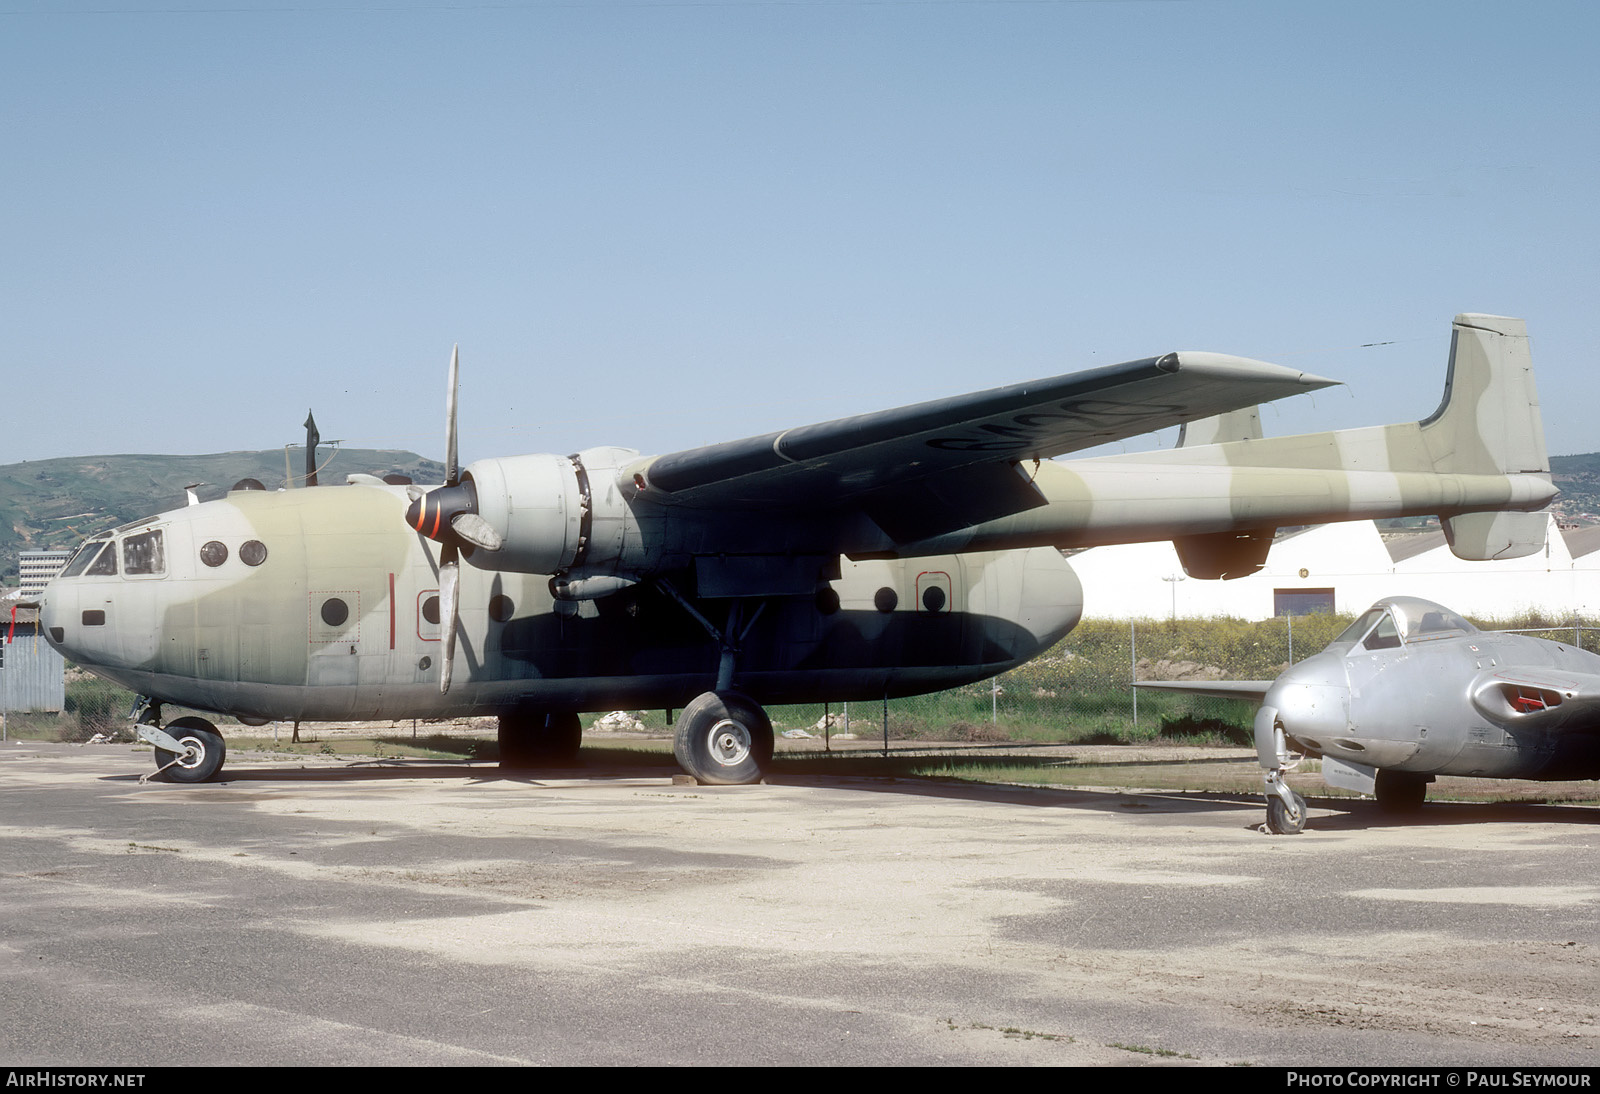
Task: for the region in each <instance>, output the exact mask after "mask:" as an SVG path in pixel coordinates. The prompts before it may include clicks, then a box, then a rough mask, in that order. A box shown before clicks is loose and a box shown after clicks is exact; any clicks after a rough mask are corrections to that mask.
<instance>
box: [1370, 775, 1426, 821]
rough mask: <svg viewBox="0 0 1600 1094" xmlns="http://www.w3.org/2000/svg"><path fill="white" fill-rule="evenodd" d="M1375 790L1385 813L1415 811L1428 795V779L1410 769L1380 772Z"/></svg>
mask: <svg viewBox="0 0 1600 1094" xmlns="http://www.w3.org/2000/svg"><path fill="white" fill-rule="evenodd" d="M1374 783H1375V785H1374V786H1373V791H1374V793H1375V794H1376V795H1377V798H1378V808H1379V809H1380V810H1382V811H1383V812H1385V813H1415V812H1416V811H1417V810H1418V809H1421V808H1422V803H1423V801H1424V799H1426V798H1427V796H1428V779H1427V776H1425V775H1414V774H1412V773H1411V772H1409V771H1382V770H1380V771H1379V772H1378V776H1377V778H1376V779H1375V780H1374Z"/></svg>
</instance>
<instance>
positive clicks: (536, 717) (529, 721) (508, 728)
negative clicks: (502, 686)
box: [498, 710, 583, 770]
mask: <svg viewBox="0 0 1600 1094" xmlns="http://www.w3.org/2000/svg"><path fill="white" fill-rule="evenodd" d="M498 739H499V743H500V767H501V769H502V770H520V769H526V768H530V767H571V766H572V765H573V764H575V763H577V762H578V750H579V748H580V747H581V746H582V745H583V725H582V723H580V722H579V721H578V716H577V715H576V714H573V713H570V712H562V713H556V712H552V711H545V710H518V711H513V712H511V713H510V714H502V715H500V731H499V734H498Z"/></svg>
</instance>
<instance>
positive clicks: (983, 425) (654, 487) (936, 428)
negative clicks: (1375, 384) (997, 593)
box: [624, 352, 1335, 539]
mask: <svg viewBox="0 0 1600 1094" xmlns="http://www.w3.org/2000/svg"><path fill="white" fill-rule="evenodd" d="M1334 382H1335V381H1332V380H1325V379H1323V378H1322V377H1320V376H1313V375H1311V374H1310V373H1305V372H1300V371H1298V370H1296V369H1290V368H1284V367H1283V366H1281V365H1272V364H1267V363H1266V362H1263V361H1251V360H1247V359H1246V358H1243V357H1229V356H1226V355H1223V354H1217V353H1187V352H1185V353H1169V354H1166V355H1165V356H1162V357H1147V358H1145V359H1143V360H1140V361H1129V362H1127V363H1125V364H1120V365H1111V366H1108V367H1106V368H1100V369H1093V370H1091V371H1088V372H1079V373H1072V374H1070V375H1066V376H1057V377H1054V378H1053V379H1048V380H1036V381H1032V382H1029V383H1022V384H1012V385H1011V386H1009V387H1000V388H994V389H992V390H989V391H980V392H975V393H973V394H970V395H957V396H953V397H951V398H947V399H936V400H934V401H932V402H926V403H917V404H915V405H913V406H905V407H900V408H899V409H896V410H884V411H879V412H877V413H873V414H862V415H857V416H856V417H852V418H839V419H837V420H835V421H831V422H822V423H820V424H818V425H808V426H801V427H800V428H797V429H790V430H785V431H783V432H780V433H768V434H766V435H764V436H760V437H749V438H746V439H745V440H742V441H729V442H727V443H724V444H714V445H710V446H707V447H705V448H695V449H690V450H688V451H685V452H674V453H671V454H669V455H665V456H657V457H654V458H651V459H645V460H640V461H638V462H636V463H634V464H632V465H630V466H629V467H627V468H626V469H625V471H624V475H625V476H626V477H627V478H629V479H632V480H633V481H634V482H635V483H636V484H641V485H643V486H644V487H645V489H646V491H647V492H648V493H649V495H650V496H651V497H652V498H653V499H655V500H656V501H659V502H665V503H669V504H684V505H695V506H705V507H722V506H740V507H761V506H778V505H781V506H784V507H794V506H805V505H808V504H814V505H833V504H837V503H839V502H840V501H845V500H850V499H860V500H861V503H862V504H863V506H864V508H866V509H867V510H868V511H869V512H871V513H872V514H873V516H874V518H875V519H878V520H879V523H880V524H883V525H884V526H885V529H886V530H887V531H889V532H890V533H891V534H893V535H895V536H896V538H901V539H903V538H906V537H914V536H916V535H919V534H922V535H926V534H931V533H930V529H931V530H932V531H937V530H939V529H940V528H946V527H960V526H963V525H965V524H970V523H976V522H977V521H981V520H991V519H994V518H996V517H1000V516H1005V515H1008V514H1010V513H1016V512H1021V511H1023V510H1025V509H1029V508H1033V507H1034V506H1037V505H1040V504H1043V500H1044V499H1043V497H1042V496H1041V495H1040V494H1039V492H1038V491H1037V490H1035V489H1034V488H1033V486H1032V483H1031V481H1030V477H1029V474H1028V469H1027V466H1026V465H1027V464H1029V463H1032V462H1033V461H1035V460H1040V459H1045V458H1047V457H1050V456H1058V455H1061V454H1062V453H1066V452H1073V451H1077V450H1079V449H1083V448H1089V447H1092V446H1094V445H1098V444H1103V443H1105V442H1107V441H1116V440H1121V439H1123V438H1127V437H1134V436H1138V435H1139V434H1141V433H1148V432H1150V431H1151V430H1155V429H1162V428H1165V427H1166V426H1170V425H1176V424H1178V423H1180V422H1186V421H1191V420H1193V419H1196V418H1207V417H1210V416H1212V415H1217V414H1224V413H1227V412H1228V411H1231V410H1235V409H1238V408H1240V407H1244V406H1249V405H1251V404H1253V403H1258V402H1264V401H1268V400H1272V399H1281V398H1284V397H1285V396H1289V395H1297V394H1300V393H1302V392H1306V391H1314V390H1316V389H1318V388H1322V387H1327V386H1329V385H1331V384H1333V383H1334ZM873 495H876V496H877V498H876V501H877V502H879V503H880V504H874V498H873ZM933 509H938V510H939V511H940V513H939V518H938V520H937V522H936V524H935V525H927V526H919V525H921V524H923V523H924V522H923V521H922V519H921V515H922V514H927V513H929V512H930V510H933Z"/></svg>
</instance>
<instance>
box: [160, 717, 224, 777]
mask: <svg viewBox="0 0 1600 1094" xmlns="http://www.w3.org/2000/svg"><path fill="white" fill-rule="evenodd" d="M166 730H167V732H168V733H169V734H171V735H172V736H173V737H175V738H176V739H177V741H178V743H179V744H181V745H182V746H183V749H184V750H183V751H182V752H171V751H169V750H167V749H164V748H158V749H156V769H157V770H158V771H159V772H160V773H161V775H162V776H163V777H165V778H166V779H167V780H168V781H169V782H175V783H203V782H205V781H207V780H208V779H213V778H215V777H216V774H217V772H218V771H221V770H222V761H223V760H224V759H225V758H226V757H227V751H228V750H227V746H226V745H225V744H223V741H222V734H220V733H218V732H217V727H216V726H214V725H212V724H211V723H210V722H208V721H206V720H205V719H204V718H175V719H173V720H172V721H171V722H168V723H167V725H166Z"/></svg>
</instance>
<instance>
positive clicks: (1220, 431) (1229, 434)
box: [1178, 406, 1261, 448]
mask: <svg viewBox="0 0 1600 1094" xmlns="http://www.w3.org/2000/svg"><path fill="white" fill-rule="evenodd" d="M1260 439H1261V408H1260V407H1259V406H1244V407H1240V408H1239V409H1238V410H1230V411H1228V413H1226V414H1217V415H1215V416H1213V417H1210V418H1199V419H1196V420H1195V421H1192V422H1184V423H1183V424H1182V425H1181V426H1179V427H1178V447H1179V448H1195V447H1197V446H1199V445H1202V444H1225V443H1226V442H1228V441H1259V440H1260Z"/></svg>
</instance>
